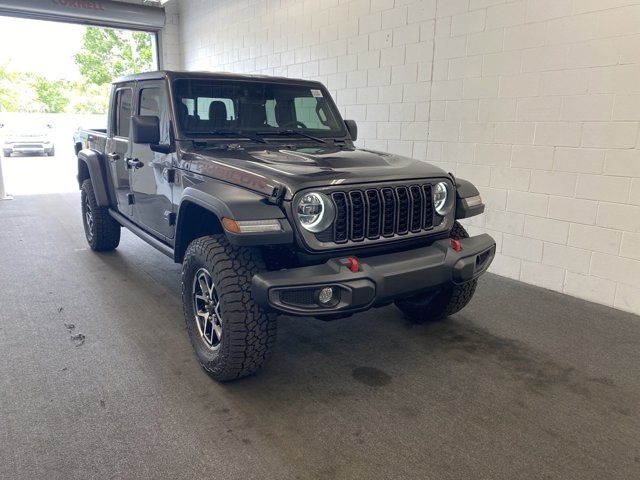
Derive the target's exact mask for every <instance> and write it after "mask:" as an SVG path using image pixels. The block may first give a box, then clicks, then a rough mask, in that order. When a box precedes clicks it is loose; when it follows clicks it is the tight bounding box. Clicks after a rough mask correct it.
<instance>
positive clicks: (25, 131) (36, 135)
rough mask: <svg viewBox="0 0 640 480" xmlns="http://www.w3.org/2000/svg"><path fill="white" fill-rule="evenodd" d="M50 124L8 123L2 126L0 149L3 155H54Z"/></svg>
mask: <svg viewBox="0 0 640 480" xmlns="http://www.w3.org/2000/svg"><path fill="white" fill-rule="evenodd" d="M51 129H52V125H26V124H22V125H13V126H12V125H8V126H6V127H4V128H3V130H4V131H3V132H2V133H3V134H4V135H3V140H2V150H3V153H4V156H5V157H10V156H11V155H13V154H16V153H20V154H25V155H48V156H50V157H52V156H53V155H55V146H54V143H53V138H52V135H51Z"/></svg>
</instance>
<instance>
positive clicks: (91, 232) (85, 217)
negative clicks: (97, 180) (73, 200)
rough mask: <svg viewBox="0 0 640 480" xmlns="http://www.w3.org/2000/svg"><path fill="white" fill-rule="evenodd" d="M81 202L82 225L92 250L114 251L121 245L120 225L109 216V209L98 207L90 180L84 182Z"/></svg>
mask: <svg viewBox="0 0 640 480" xmlns="http://www.w3.org/2000/svg"><path fill="white" fill-rule="evenodd" d="M81 202H82V225H83V226H84V234H85V236H86V237H87V243H88V244H89V246H90V247H91V250H93V251H96V252H108V251H110V250H114V249H115V248H116V247H117V246H118V245H119V244H120V229H121V227H120V224H119V223H118V222H116V221H115V220H114V219H113V218H112V217H111V215H109V209H108V208H105V207H99V206H98V202H97V201H96V196H95V193H94V192H93V185H92V184H91V180H90V179H87V180H85V181H84V182H82V189H81Z"/></svg>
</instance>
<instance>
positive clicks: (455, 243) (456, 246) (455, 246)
mask: <svg viewBox="0 0 640 480" xmlns="http://www.w3.org/2000/svg"><path fill="white" fill-rule="evenodd" d="M451 248H453V251H454V252H459V251H460V250H462V245H461V244H460V242H459V241H458V240H454V239H453V238H452V239H451Z"/></svg>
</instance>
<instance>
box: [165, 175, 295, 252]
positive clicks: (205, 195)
mask: <svg viewBox="0 0 640 480" xmlns="http://www.w3.org/2000/svg"><path fill="white" fill-rule="evenodd" d="M189 203H191V204H195V205H198V206H199V207H202V208H204V209H205V210H208V211H209V212H211V213H213V214H214V215H215V216H216V217H217V218H218V220H220V222H222V219H223V218H230V219H233V220H272V219H278V220H280V224H281V225H282V231H279V232H261V233H239V234H237V233H232V232H229V231H227V230H224V233H225V235H226V236H227V238H228V239H229V242H231V243H232V244H235V245H245V246H250V245H273V244H286V243H292V242H293V230H292V229H291V225H290V224H289V222H288V221H287V219H286V215H285V214H284V212H283V211H282V209H281V208H280V207H279V206H277V205H274V204H271V203H269V202H268V201H267V197H266V196H264V195H262V194H259V193H256V192H252V191H250V190H247V189H244V188H241V187H237V186H235V185H230V184H228V183H224V182H220V181H215V180H213V181H212V180H208V181H207V182H203V183H200V184H196V185H195V186H190V187H187V188H185V189H184V191H183V193H182V197H181V199H180V205H179V207H178V215H177V218H176V242H175V243H176V245H180V243H181V241H182V238H181V236H182V235H181V234H182V231H183V230H184V228H183V225H182V221H183V215H182V214H183V212H184V211H185V206H186V205H187V204H189Z"/></svg>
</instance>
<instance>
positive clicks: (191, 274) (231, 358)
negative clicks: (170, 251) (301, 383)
mask: <svg viewBox="0 0 640 480" xmlns="http://www.w3.org/2000/svg"><path fill="white" fill-rule="evenodd" d="M203 269H205V270H206V271H207V273H208V274H209V275H210V277H211V280H212V283H213V285H214V286H215V290H216V296H217V299H218V301H219V312H220V318H221V320H220V325H221V327H222V334H221V337H220V340H219V343H218V344H217V346H212V345H209V344H207V342H206V341H205V339H204V338H203V336H202V334H201V333H200V330H199V328H198V324H197V323H196V313H195V308H194V303H196V300H195V298H194V295H195V294H194V290H195V287H194V278H196V274H197V272H199V271H202V270H203ZM264 269H265V266H264V263H263V260H262V258H261V255H260V254H259V252H258V251H256V250H255V249H251V248H246V247H238V246H235V245H231V244H230V243H229V241H228V240H227V238H226V237H225V236H224V235H211V236H207V237H201V238H197V239H196V240H194V241H193V242H191V244H190V245H189V247H188V248H187V251H186V253H185V257H184V262H183V266H182V305H183V310H184V318H185V322H186V324H187V332H188V334H189V338H190V340H191V344H192V345H193V348H194V350H195V352H196V356H197V357H198V361H199V362H200V364H201V365H202V368H204V370H205V371H206V372H207V373H208V374H209V375H210V376H211V377H213V378H214V379H215V380H218V381H220V382H226V381H229V380H235V379H238V378H242V377H246V376H248V375H251V374H253V373H255V372H256V371H258V370H259V369H260V368H261V367H262V366H263V365H264V363H265V362H266V361H267V359H268V358H269V356H270V354H271V352H272V350H273V347H274V345H275V341H276V315H275V314H273V313H267V312H265V311H263V310H262V309H261V308H260V307H259V306H258V305H257V304H256V303H255V302H254V301H253V298H252V297H251V279H252V278H253V276H254V275H255V274H256V273H258V272H259V271H260V270H264Z"/></svg>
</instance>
